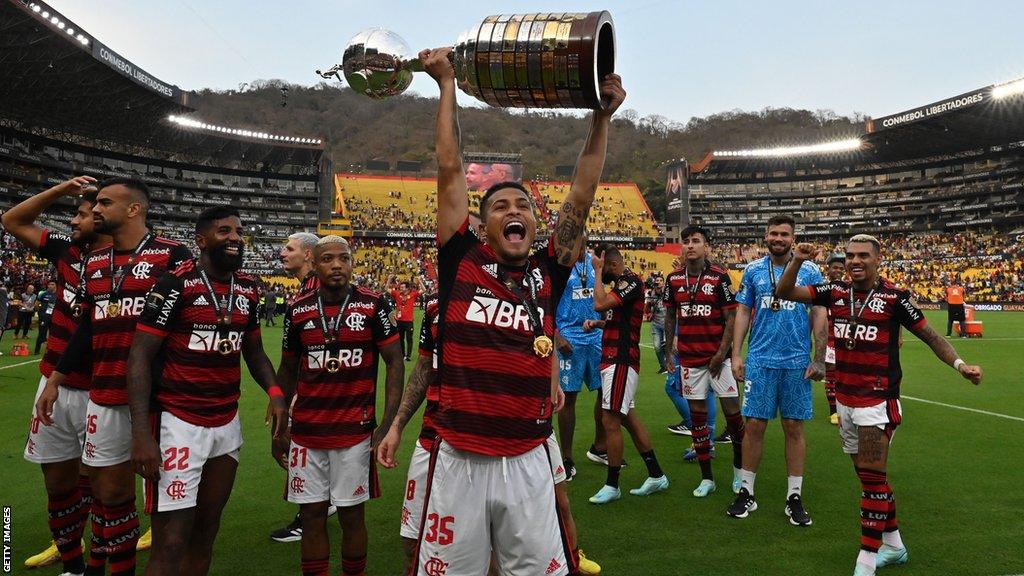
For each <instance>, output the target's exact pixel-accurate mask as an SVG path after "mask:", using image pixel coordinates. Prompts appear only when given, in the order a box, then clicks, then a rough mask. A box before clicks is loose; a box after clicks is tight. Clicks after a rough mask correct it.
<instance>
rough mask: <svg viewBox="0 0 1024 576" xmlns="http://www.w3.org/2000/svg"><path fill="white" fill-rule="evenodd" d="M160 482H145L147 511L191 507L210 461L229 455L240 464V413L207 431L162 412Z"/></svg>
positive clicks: (158, 438)
mask: <svg viewBox="0 0 1024 576" xmlns="http://www.w3.org/2000/svg"><path fill="white" fill-rule="evenodd" d="M159 425H160V430H159V431H158V432H157V443H158V444H159V445H160V457H161V458H162V462H163V465H162V466H161V468H160V480H158V481H157V482H156V483H153V482H146V483H145V492H146V512H147V513H150V514H152V513H154V512H170V511H171V510H181V509H184V508H192V507H194V506H195V505H196V499H197V498H198V496H199V485H200V484H201V483H202V480H203V467H204V466H205V465H206V462H207V461H208V460H213V459H214V458H219V457H221V456H229V457H230V458H231V459H233V460H234V461H235V462H238V452H239V450H240V449H241V448H242V424H241V422H240V421H239V419H238V414H235V417H234V418H233V419H232V420H231V422H228V423H227V424H225V425H223V426H217V427H216V428H208V427H206V426H197V425H195V424H190V423H188V422H185V421H184V420H182V419H181V418H178V417H177V416H175V415H174V414H171V413H170V412H160V413H159Z"/></svg>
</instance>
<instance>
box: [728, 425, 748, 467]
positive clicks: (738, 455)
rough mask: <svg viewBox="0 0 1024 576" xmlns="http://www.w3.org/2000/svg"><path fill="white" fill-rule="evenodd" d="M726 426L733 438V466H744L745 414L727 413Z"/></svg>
mask: <svg viewBox="0 0 1024 576" xmlns="http://www.w3.org/2000/svg"><path fill="white" fill-rule="evenodd" d="M725 427H726V430H728V431H729V436H730V437H731V438H732V465H733V468H743V435H744V434H746V428H745V427H744V424H743V416H742V415H740V413H739V412H737V413H735V414H726V415H725Z"/></svg>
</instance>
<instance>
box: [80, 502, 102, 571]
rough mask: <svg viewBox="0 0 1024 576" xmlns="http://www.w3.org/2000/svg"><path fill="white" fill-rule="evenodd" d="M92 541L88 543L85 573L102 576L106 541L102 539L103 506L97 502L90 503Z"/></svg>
mask: <svg viewBox="0 0 1024 576" xmlns="http://www.w3.org/2000/svg"><path fill="white" fill-rule="evenodd" d="M90 526H91V529H92V539H91V540H90V541H89V560H88V562H86V566H85V573H86V574H87V575H89V576H93V575H96V576H103V573H104V572H105V571H106V566H107V540H106V538H105V537H104V520H103V505H102V504H100V503H99V501H98V500H93V503H92V523H91V525H90Z"/></svg>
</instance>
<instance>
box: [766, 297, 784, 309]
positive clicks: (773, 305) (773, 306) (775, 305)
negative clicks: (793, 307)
mask: <svg viewBox="0 0 1024 576" xmlns="http://www.w3.org/2000/svg"><path fill="white" fill-rule="evenodd" d="M769 308H771V309H772V312H778V311H779V310H782V304H781V303H779V301H778V300H775V299H774V298H773V299H772V303H771V304H770V305H769Z"/></svg>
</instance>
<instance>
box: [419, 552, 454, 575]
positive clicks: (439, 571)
mask: <svg viewBox="0 0 1024 576" xmlns="http://www.w3.org/2000/svg"><path fill="white" fill-rule="evenodd" d="M423 571H424V572H426V573H427V576H444V575H445V573H446V572H448V562H445V561H443V560H441V559H440V558H438V557H437V556H434V557H432V558H431V559H430V560H427V561H426V562H425V563H424V564H423Z"/></svg>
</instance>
